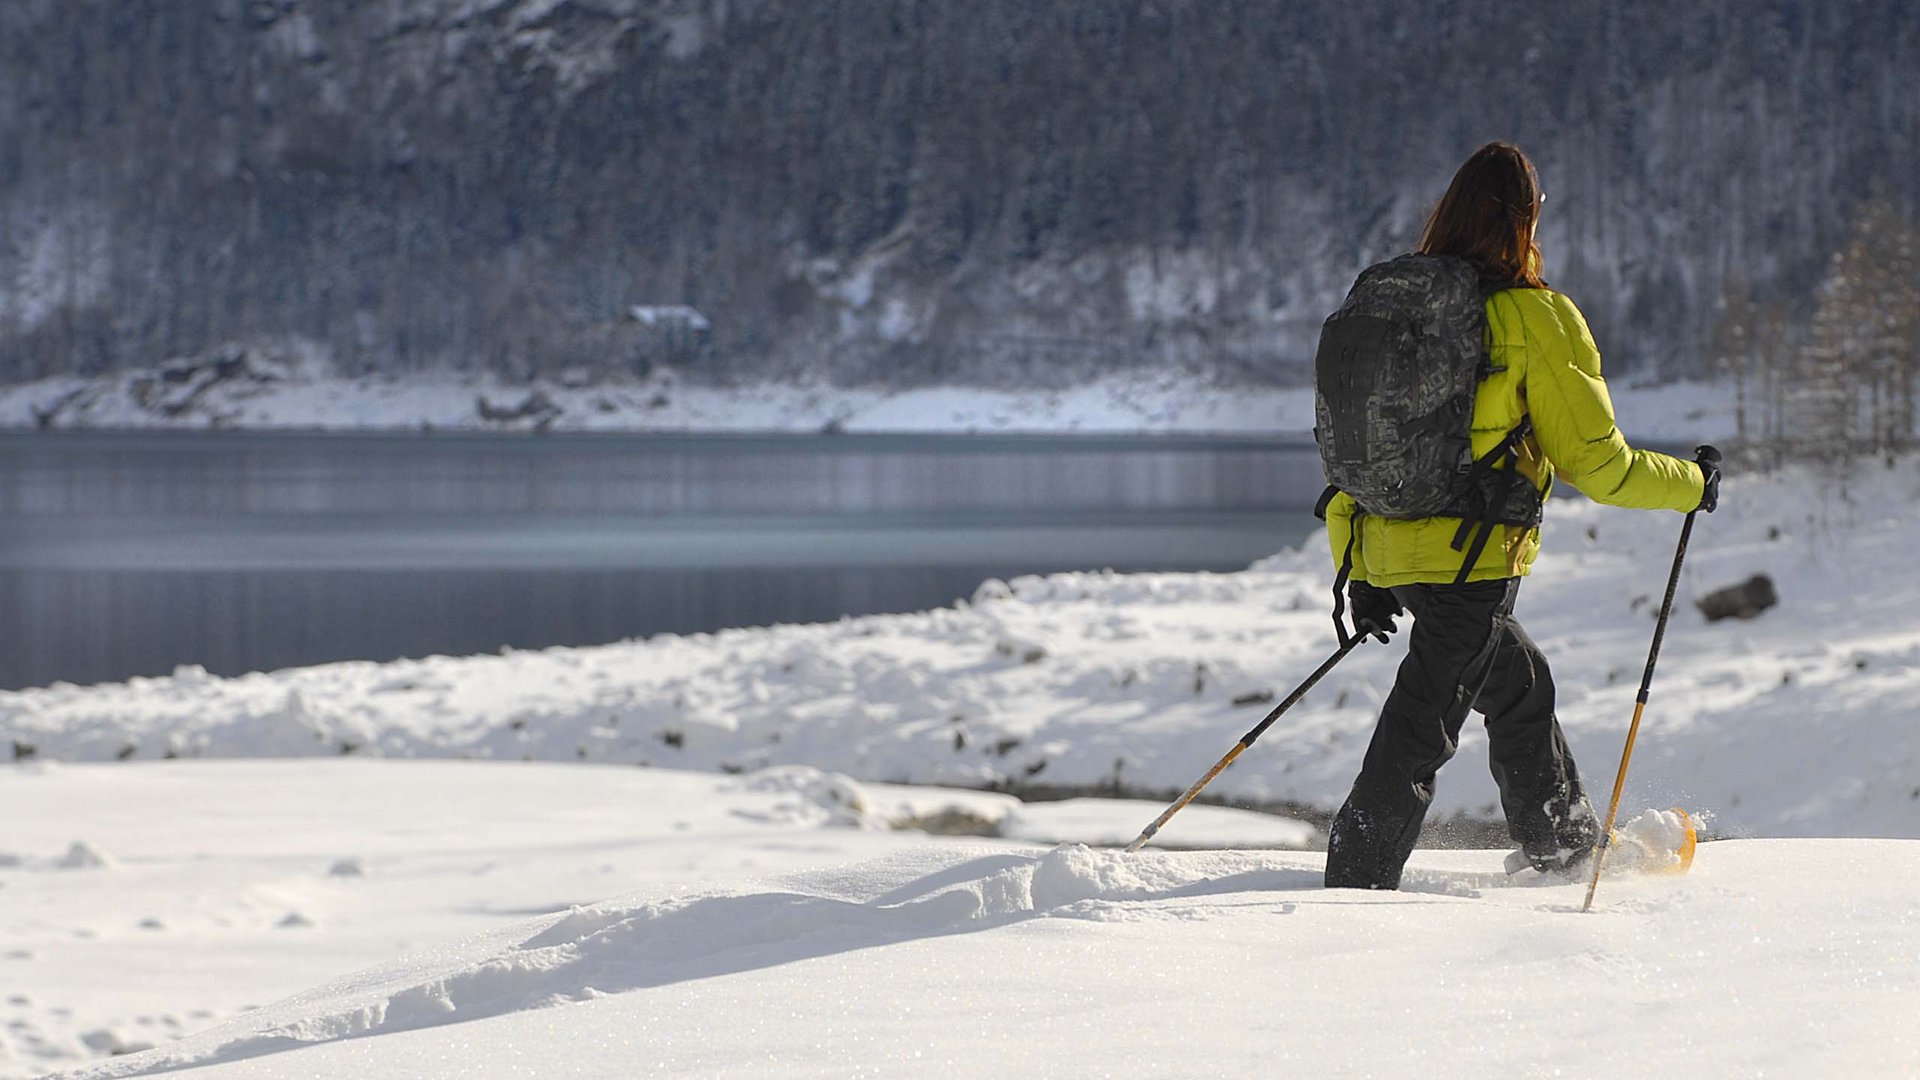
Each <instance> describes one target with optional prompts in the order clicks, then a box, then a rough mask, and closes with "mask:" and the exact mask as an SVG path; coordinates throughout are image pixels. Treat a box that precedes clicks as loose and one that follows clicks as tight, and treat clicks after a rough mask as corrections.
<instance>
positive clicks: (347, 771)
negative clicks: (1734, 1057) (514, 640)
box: [0, 758, 1313, 1077]
mask: <svg viewBox="0 0 1920 1080" xmlns="http://www.w3.org/2000/svg"><path fill="white" fill-rule="evenodd" d="M1060 805H1061V806H1062V807H1063V808H1067V807H1070V808H1071V810H1070V812H1069V814H1068V815H1067V816H1066V817H1065V818H1062V817H1060V816H1058V815H1056V814H1054V813H1053V812H1052V808H1051V807H1050V806H1046V805H1039V806H1031V807H1023V806H1022V804H1021V803H1020V801H1019V800H1017V799H1015V798H1013V797H1011V796H1008V795H998V794H991V793H984V792H971V791H951V790H940V789H935V788H909V787H897V786H893V785H885V784H858V783H855V782H853V781H851V780H849V779H848V778H847V777H845V776H836V775H833V774H828V773H822V772H820V771H819V770H816V769H809V768H804V767H799V766H790V767H785V768H778V769H769V770H765V771H763V772H760V773H754V774H748V775H745V776H739V777H728V776H721V775H714V774H710V773H686V772H678V771H672V770H664V769H645V770H642V769H635V768H631V767H624V768H620V767H613V766H594V765H576V764H569V765H560V764H531V765H526V764H503V763H480V762H448V761H434V762H402V761H372V760H356V759H338V758H331V759H321V760H308V761H296V762H289V761H226V762H189V761H175V762H146V763H137V764H129V765H71V766H70V765H62V764H57V763H48V762H27V763H22V764H16V765H11V766H3V767H0V1077H12V1076H26V1075H36V1074H38V1073H40V1072H42V1071H43V1070H45V1069H47V1068H53V1067H56V1066H61V1065H69V1066H70V1065H74V1064H78V1063H80V1062H82V1061H85V1060H87V1059H90V1058H94V1057H102V1056H106V1055H108V1054H110V1053H113V1052H114V1051H115V1050H116V1049H119V1050H123V1051H124V1050H126V1049H128V1048H131V1047H138V1046H142V1045H156V1044H163V1043H167V1042H169V1041H170V1040H173V1039H175V1038H177V1037H179V1036H181V1035H183V1034H185V1033H188V1032H191V1031H195V1030H199V1029H201V1028H205V1027H207V1026H208V1025H210V1024H211V1023H213V1022H214V1021H216V1020H219V1019H224V1018H227V1017H230V1016H233V1015H235V1014H237V1013H240V1012H241V1011H242V1010H244V1009H248V1008H252V1007H255V1006H258V1005H262V1004H265V1003H268V1002H271V1001H274V1000H276V999H279V998H281V997H285V996H287V995H289V994H292V993H295V992H296V991H299V990H303V989H305V988H307V987H308V986H311V985H313V984H316V983H320V982H324V981H326V980H329V979H334V978H338V977H340V976H342V975H346V974H348V973H350V972H352V971H354V970H356V969H358V968H362V967H366V966H370V965H374V964H378V963H381V962H384V961H387V960H389V959H391V958H392V957H393V956H395V955H397V954H400V953H406V952H411V951H415V950H419V949H422V948H427V947H438V946H439V944H440V943H441V942H443V941H446V940H454V939H459V938H461V937H463V936H467V935H471V934H475V933H482V932H486V931H489V930H491V929H493V928H498V927H518V926H519V925H520V924H521V923H523V922H524V921H525V920H526V919H527V918H528V917H529V916H533V915H538V914H542V913H549V912H558V911H565V910H567V909H568V908H570V907H572V906H574V905H581V904H591V903H593V902H594V901H596V900H599V899H601V898H603V897H606V896H617V895H621V894H624V893H627V892H631V891H632V890H634V889H636V888H648V889H654V890H657V891H660V892H661V895H672V894H675V893H677V892H682V891H685V890H690V889H698V888H703V887H707V886H710V885H711V884H713V883H714V882H717V881H726V880H733V879H737V878H746V877H751V876H754V875H758V874H764V873H786V872H789V871H794V870H800V869H806V868H822V867H827V866H831V865H834V864H837V863H841V862H845V861H847V860H850V859H863V858H873V857H878V856H882V855H886V854H889V853H892V852H896V851H903V850H909V849H912V848H915V847H918V846H924V845H926V844H928V843H930V842H933V843H938V841H930V840H929V837H928V836H927V835H926V834H925V833H921V832H902V831H897V830H898V829H921V828H925V829H940V830H945V831H949V832H974V833H979V834H982V835H988V834H994V833H999V834H1001V835H1009V836H1011V835H1016V834H1017V835H1025V834H1026V833H1028V832H1033V831H1036V830H1038V831H1044V832H1045V833H1046V834H1047V836H1049V837H1050V838H1059V839H1083V840H1090V841H1093V842H1100V841H1101V840H1102V839H1103V838H1104V837H1107V836H1112V835H1116V834H1119V833H1122V832H1127V831H1128V829H1129V828H1130V829H1131V833H1129V834H1128V838H1129V839H1131V835H1132V834H1134V833H1137V832H1138V831H1139V830H1140V828H1142V827H1144V826H1145V825H1146V823H1147V822H1148V821H1151V820H1152V819H1153V817H1154V816H1155V815H1156V814H1158V813H1159V811H1160V809H1161V807H1160V804H1158V803H1143V802H1129V801H1124V800H1081V801H1078V802H1076V803H1068V804H1060ZM1016 811H1019V812H1021V813H1022V815H1023V816H1022V818H1021V821H1020V822H1019V823H1018V825H1015V824H1013V823H1012V822H1011V821H1010V819H1011V818H1012V817H1013V816H1014V813H1015V812H1016ZM1076 830H1079V831H1076ZM1162 835H1163V837H1164V842H1165V843H1166V844H1168V845H1181V844H1184V845H1187V846H1202V845H1206V844H1226V845H1233V846H1243V847H1272V846H1275V845H1276V844H1285V843H1292V844H1294V845H1295V846H1297V845H1298V844H1301V843H1305V842H1308V841H1310V840H1311V839H1312V837H1313V830H1312V829H1311V828H1310V827H1308V826H1306V825H1303V824H1301V823H1299V822H1296V821H1290V820H1288V819H1285V818H1277V817H1272V816H1270V815H1266V814H1256V813H1252V812H1249V811H1242V810H1231V809H1227V808H1223V807H1214V806H1199V807H1191V808H1189V809H1188V810H1187V811H1186V812H1184V813H1183V814H1182V815H1181V816H1180V817H1179V818H1177V819H1176V820H1175V822H1174V823H1172V824H1170V825H1169V826H1168V827H1167V829H1166V831H1165V832H1164V833H1163V834H1162ZM967 842H968V843H978V841H977V840H969V841H967Z"/></svg>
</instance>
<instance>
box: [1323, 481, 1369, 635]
mask: <svg viewBox="0 0 1920 1080" xmlns="http://www.w3.org/2000/svg"><path fill="white" fill-rule="evenodd" d="M1327 490H1328V491H1332V490H1333V489H1332V488H1328V489H1327ZM1353 520H1354V522H1355V524H1356V525H1357V524H1358V522H1359V520H1360V515H1359V514H1355V515H1354V516H1353ZM1359 534H1360V530H1359V529H1358V528H1355V529H1353V530H1352V531H1350V532H1348V533H1347V550H1346V551H1344V552H1342V553H1341V555H1340V572H1339V573H1337V574H1335V575H1333V636H1334V638H1335V639H1337V640H1338V641H1339V642H1340V647H1341V648H1343V649H1344V648H1346V647H1347V646H1348V644H1350V643H1351V642H1352V641H1353V639H1354V638H1355V637H1357V636H1359V632H1360V628H1359V627H1358V626H1355V627H1354V628H1353V630H1354V632H1353V633H1351V634H1349V633H1347V624H1346V614H1347V580H1348V579H1349V578H1351V577H1352V576H1353V541H1354V538H1355V537H1356V536H1358V535H1359ZM1369 625H1371V624H1369Z"/></svg>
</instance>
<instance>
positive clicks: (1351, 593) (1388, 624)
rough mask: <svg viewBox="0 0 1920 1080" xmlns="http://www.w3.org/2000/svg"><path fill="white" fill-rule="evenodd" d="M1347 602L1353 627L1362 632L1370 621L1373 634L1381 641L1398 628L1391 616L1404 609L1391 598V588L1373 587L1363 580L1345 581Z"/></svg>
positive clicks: (1398, 602)
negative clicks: (1351, 612) (1351, 615)
mask: <svg viewBox="0 0 1920 1080" xmlns="http://www.w3.org/2000/svg"><path fill="white" fill-rule="evenodd" d="M1347 603H1348V604H1350V605H1352V607H1353V626H1354V629H1356V630H1358V631H1360V632H1361V633H1363V634H1364V633H1366V632H1367V624H1368V623H1372V624H1373V636H1374V637H1375V638H1377V639H1379V640H1380V641H1382V642H1384V641H1386V640H1387V635H1388V634H1391V633H1393V632H1394V631H1395V630H1398V629H1400V628H1399V627H1397V626H1395V625H1393V617H1394V616H1395V615H1398V614H1400V613H1401V612H1403V611H1405V610H1406V608H1403V607H1401V606H1400V601H1398V600H1396V599H1394V598H1393V592H1392V590H1390V589H1379V588H1375V587H1374V586H1372V585H1369V584H1367V583H1366V582H1364V581H1349V582H1347Z"/></svg>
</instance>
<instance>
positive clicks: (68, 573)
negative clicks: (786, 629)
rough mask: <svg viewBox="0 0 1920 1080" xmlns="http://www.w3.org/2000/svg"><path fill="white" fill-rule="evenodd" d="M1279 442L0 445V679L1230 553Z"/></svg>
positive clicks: (863, 604) (702, 625) (360, 649)
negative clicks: (0, 643) (1, 522)
mask: <svg viewBox="0 0 1920 1080" xmlns="http://www.w3.org/2000/svg"><path fill="white" fill-rule="evenodd" d="M1320 484H1321V480H1320V470H1319V461H1318V458H1317V456H1316V455H1315V453H1314V451H1313V448H1312V446H1311V444H1310V443H1307V442H1305V441H1303V440H1270V439H1269V440H1262V439H1239V438H1192V437H1167V436H1132V437H1107V436H1074V437H1036V436H992V435H989V436H979V435H974V436H918V435H916V436H891V435H861V436H856V435H846V436H817V435H804V436H730V435H729V436H661V435H643V436H587V435H573V436H553V437H529V436H525V435H446V434H434V435H318V434H315V435H303V434H294V435H288V434H275V435H249V434H240V433H168V434H85V433H82V434H67V433H62V434H11V435H4V436H0V513H3V514H4V515H5V519H6V528H5V531H4V535H3V536H0V635H4V641H5V642H6V647H5V648H3V649H0V687H20V686H33V685H43V684H45V683H48V682H52V681H54V680H66V681H70V682H78V683H90V682H99V681H107V680H117V679H124V678H127V677H128V676H132V675H156V674H165V673H167V672H169V671H171V670H172V669H173V668H174V667H175V666H176V665H179V664H200V665H202V666H204V667H206V668H207V669H208V670H209V671H213V672H215V673H219V674H234V673H239V672H244V671H251V670H261V669H273V668H279V667H286V666H291V665H298V664H310V663H320V662H325V661H329V660H345V659H370V660H386V659H392V658H394V657H399V656H422V655H428V654H433V653H454V654H459V653H474V652H489V651H493V650H496V649H498V648H500V647H501V646H503V645H511V646H514V647H516V648H537V647H542V646H547V645H580V644H590V643H595V642H602V641H611V640H617V639H620V638H625V637H632V636H637V635H648V634H655V633H660V632H676V633H688V632H695V631H705V630H714V629H719V628H721V627H727V626H745V625H761V624H767V623H776V622H811V621H820V620H829V619H834V618H837V617H839V616H841V615H843V614H863V613H868V612H877V611H902V610H914V609H918V608H924V607H928V606H932V605H938V604H945V603H948V602H950V601H952V600H953V599H954V598H955V597H961V596H967V595H970V594H971V593H972V591H973V588H974V586H975V585H976V584H977V583H978V582H979V581H980V580H981V579H982V578H985V577H1003V578H1004V577H1009V576H1013V575H1016V574H1025V573H1047V572H1051V571H1056V570H1068V569H1090V568H1099V567H1103V566H1110V567H1113V568H1115V569H1120V570H1146V569H1169V570H1171V569H1215V570H1232V569H1238V568H1241V567H1244V566H1245V565H1246V564H1247V563H1248V562H1250V561H1252V560H1254V559H1256V558H1259V557H1260V556H1262V555H1264V554H1267V553H1269V552H1272V551H1274V550H1276V549H1278V548H1280V547H1283V546H1286V545H1290V544H1295V543H1298V542H1299V541H1300V539H1301V538H1302V537H1303V536H1304V535H1306V533H1307V532H1309V531H1310V530H1311V528H1312V527H1313V523H1312V520H1311V517H1310V514H1309V512H1308V511H1309V507H1310V506H1311V504H1312V501H1313V499H1314V497H1315V496H1316V495H1318V493H1319V490H1320Z"/></svg>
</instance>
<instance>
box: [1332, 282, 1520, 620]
mask: <svg viewBox="0 0 1920 1080" xmlns="http://www.w3.org/2000/svg"><path fill="white" fill-rule="evenodd" d="M1505 287H1507V286H1506V284H1505V283H1499V284H1497V285H1495V286H1494V287H1493V288H1491V289H1489V288H1488V287H1487V286H1486V285H1484V284H1483V282H1482V280H1481V277H1480V273H1479V271H1478V269H1477V268H1476V267H1475V265H1474V264H1473V263H1471V262H1468V261H1467V260H1465V259H1458V258H1452V257H1448V256H1437V255H1402V256H1400V257H1399V258H1397V259H1393V260H1390V261H1388V262H1384V263H1380V264H1378V265H1376V266H1371V267H1368V268H1367V269H1366V270H1365V271H1364V272H1362V273H1361V275H1360V277H1359V279H1358V280H1357V281H1355V282H1354V283H1353V288H1352V289H1350V290H1349V291H1348V292H1347V298H1346V301H1345V302H1344V303H1342V304H1341V305H1340V310H1338V311H1336V312H1334V313H1333V314H1332V315H1330V316H1328V317H1327V321H1326V323H1325V325H1323V326H1322V327H1321V330H1320V347H1319V350H1318V351H1317V352H1316V353H1315V355H1314V424H1315V426H1314V431H1313V434H1314V441H1315V442H1316V443H1318V444H1319V447H1320V461H1321V464H1322V466H1323V467H1324V468H1325V470H1326V477H1327V485H1328V487H1327V490H1326V493H1325V494H1324V495H1322V496H1321V500H1320V505H1319V506H1318V507H1317V508H1316V512H1317V513H1319V515H1320V516H1321V517H1322V518H1324V517H1325V516H1326V504H1327V502H1328V501H1330V500H1331V499H1332V497H1333V494H1334V493H1335V492H1337V491H1344V492H1346V493H1347V494H1348V495H1351V496H1352V497H1353V501H1354V503H1355V504H1356V505H1357V506H1358V507H1359V509H1360V512H1361V513H1363V514H1377V515H1379V516H1381V517H1387V518H1402V519H1414V518H1429V517H1449V518H1459V519H1460V527H1459V529H1458V530H1457V531H1456V532H1455V534H1454V539H1453V548H1454V550H1455V551H1460V550H1462V549H1466V560H1465V562H1463V563H1462V564H1461V567H1460V573H1459V576H1457V577H1456V578H1455V579H1454V580H1455V582H1456V583H1458V582H1464V581H1465V580H1466V579H1467V573H1468V571H1469V570H1471V569H1472V567H1473V564H1474V563H1475V562H1477V561H1479V558H1480V553H1481V551H1482V550H1483V549H1484V548H1485V547H1486V544H1487V539H1488V537H1489V536H1491V535H1492V533H1493V527H1494V526H1495V525H1501V524H1507V525H1537V524H1539V523H1540V508H1541V496H1540V492H1539V491H1537V490H1535V489H1534V487H1533V485H1532V484H1528V483H1515V481H1516V480H1517V479H1519V478H1520V474H1519V473H1518V472H1516V471H1515V469H1514V461H1515V456H1516V451H1517V448H1518V446H1519V444H1520V441H1521V440H1522V439H1524V438H1525V437H1526V436H1527V434H1528V432H1530V431H1531V430H1532V428H1531V425H1530V422H1529V421H1528V420H1526V419H1523V420H1521V422H1520V424H1519V425H1518V426H1517V427H1515V428H1514V429H1513V430H1512V431H1509V432H1508V433H1507V436H1506V438H1504V439H1502V440H1501V442H1500V445H1498V446H1496V447H1494V448H1493V450H1491V451H1489V452H1488V453H1486V454H1484V455H1482V456H1480V457H1479V458H1475V457H1474V455H1473V438H1472V432H1473V399H1474V395H1475V393H1476V392H1477V391H1478V390H1479V388H1480V383H1481V381H1482V380H1484V379H1485V378H1486V377H1487V376H1489V375H1491V374H1492V373H1493V367H1492V364H1491V361H1490V360H1489V359H1488V357H1487V346H1486V335H1487V315H1486V299H1487V296H1488V295H1490V293H1491V292H1494V291H1498V290H1499V289H1501V288H1505ZM1502 464H1504V465H1505V467H1504V468H1501V467H1500V466H1501V465H1502ZM1476 525H1477V526H1479V529H1478V536H1474V535H1473V534H1474V532H1475V526H1476ZM1469 537H1472V538H1473V539H1472V544H1471V546H1469V544H1468V540H1469ZM1351 555H1352V551H1351V547H1349V550H1348V558H1347V560H1346V563H1347V565H1346V566H1343V567H1342V569H1341V573H1340V580H1339V581H1338V582H1337V583H1336V584H1335V586H1334V587H1335V589H1336V590H1338V589H1340V588H1342V587H1343V586H1344V585H1345V583H1346V577H1347V573H1348V571H1349V570H1350V569H1351V565H1352V560H1351Z"/></svg>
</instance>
